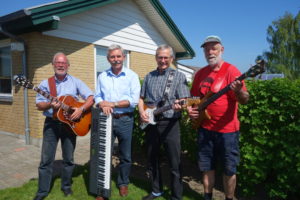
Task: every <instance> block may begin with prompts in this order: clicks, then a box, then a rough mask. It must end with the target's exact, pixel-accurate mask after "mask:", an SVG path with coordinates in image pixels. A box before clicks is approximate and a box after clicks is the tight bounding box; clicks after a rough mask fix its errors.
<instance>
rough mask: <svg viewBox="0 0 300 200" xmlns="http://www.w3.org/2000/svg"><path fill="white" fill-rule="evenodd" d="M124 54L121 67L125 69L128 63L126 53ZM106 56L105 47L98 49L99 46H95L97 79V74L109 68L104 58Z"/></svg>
mask: <svg viewBox="0 0 300 200" xmlns="http://www.w3.org/2000/svg"><path fill="white" fill-rule="evenodd" d="M124 52H125V60H124V62H123V65H124V66H125V67H128V66H129V62H128V60H129V59H128V57H129V54H128V51H126V50H124ZM106 55H107V48H106V47H100V46H96V73H97V77H98V76H99V74H100V73H101V72H103V71H105V70H107V69H108V68H110V63H109V62H108V61H107V58H106Z"/></svg>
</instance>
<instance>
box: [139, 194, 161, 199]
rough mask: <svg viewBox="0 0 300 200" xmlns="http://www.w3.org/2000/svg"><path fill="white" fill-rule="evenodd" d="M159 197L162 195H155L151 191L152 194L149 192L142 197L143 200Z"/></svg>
mask: <svg viewBox="0 0 300 200" xmlns="http://www.w3.org/2000/svg"><path fill="white" fill-rule="evenodd" d="M158 197H160V196H154V195H153V194H152V193H150V194H148V195H147V196H144V197H143V198H142V200H152V199H156V198H158Z"/></svg>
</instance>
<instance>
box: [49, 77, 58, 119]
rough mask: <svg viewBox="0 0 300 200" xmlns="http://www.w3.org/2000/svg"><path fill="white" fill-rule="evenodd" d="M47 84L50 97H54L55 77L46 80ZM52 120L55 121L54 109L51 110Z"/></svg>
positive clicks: (55, 113)
mask: <svg viewBox="0 0 300 200" xmlns="http://www.w3.org/2000/svg"><path fill="white" fill-rule="evenodd" d="M48 84H49V90H50V95H51V96H52V97H56V96H57V91H56V84H55V76H52V77H50V78H48ZM53 119H57V110H54V109H53Z"/></svg>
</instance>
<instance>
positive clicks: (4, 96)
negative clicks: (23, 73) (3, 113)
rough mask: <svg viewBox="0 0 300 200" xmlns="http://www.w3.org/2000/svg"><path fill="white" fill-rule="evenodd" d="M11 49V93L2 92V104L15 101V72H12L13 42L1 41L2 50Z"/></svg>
mask: <svg viewBox="0 0 300 200" xmlns="http://www.w3.org/2000/svg"><path fill="white" fill-rule="evenodd" d="M5 47H9V49H10V79H11V91H10V93H1V92H0V102H12V100H13V70H12V51H11V42H10V41H9V40H4V41H0V48H5Z"/></svg>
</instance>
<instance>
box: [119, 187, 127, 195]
mask: <svg viewBox="0 0 300 200" xmlns="http://www.w3.org/2000/svg"><path fill="white" fill-rule="evenodd" d="M119 194H120V196H121V197H126V196H127V195H128V186H127V185H123V186H120V187H119Z"/></svg>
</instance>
